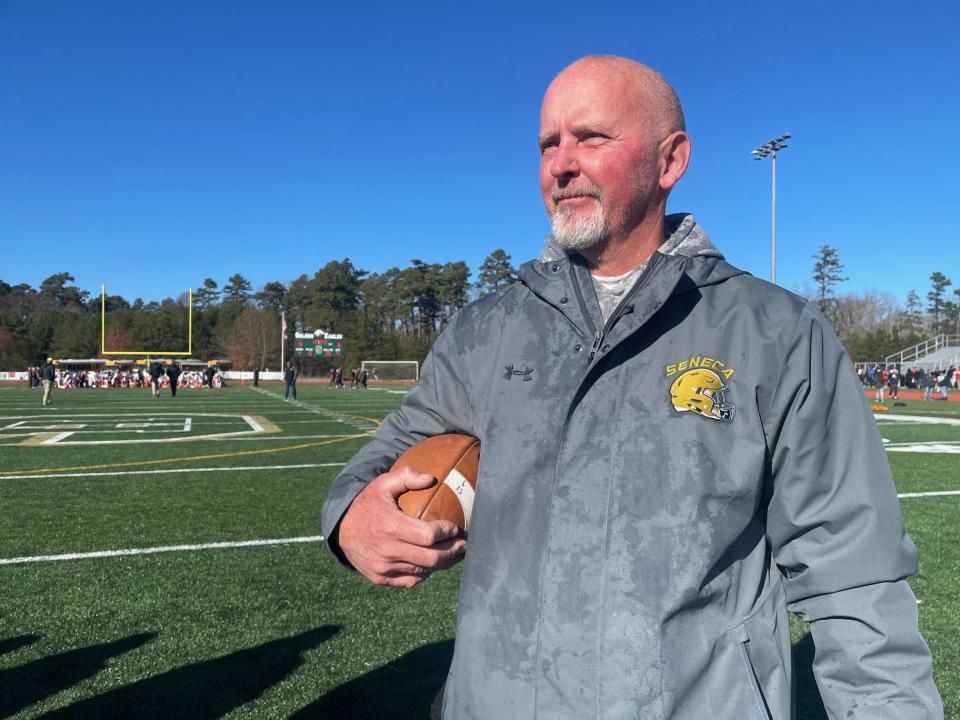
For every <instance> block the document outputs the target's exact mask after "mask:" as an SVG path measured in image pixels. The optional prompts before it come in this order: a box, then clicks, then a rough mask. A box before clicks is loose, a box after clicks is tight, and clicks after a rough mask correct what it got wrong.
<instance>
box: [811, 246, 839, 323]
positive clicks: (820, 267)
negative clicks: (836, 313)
mask: <svg viewBox="0 0 960 720" xmlns="http://www.w3.org/2000/svg"><path fill="white" fill-rule="evenodd" d="M812 257H813V259H814V260H816V261H817V262H816V263H815V264H814V266H813V281H814V282H815V283H817V291H818V297H817V305H818V306H819V307H820V312H822V313H823V314H824V316H825V317H827V318H830V316H831V315H832V314H833V309H834V306H835V305H836V300H835V298H834V296H833V286H834V285H836V284H837V283H839V282H844V281H845V280H847V278H845V277H844V276H843V275H841V274H840V273H841V272H843V264H842V263H841V262H840V256H839V254H838V253H837V250H836V248H832V247H830V246H829V245H821V246H820V250H819V252H818V253H817V254H816V255H813V256H812Z"/></svg>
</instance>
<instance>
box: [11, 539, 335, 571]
mask: <svg viewBox="0 0 960 720" xmlns="http://www.w3.org/2000/svg"><path fill="white" fill-rule="evenodd" d="M319 542H323V535H307V536H303V537H292V538H278V539H274V540H237V541H235V542H217V543H203V544H201V545H162V546H160V547H149V548H129V549H127V550H100V551H97V552H84V553H64V554H62V555H30V556H24V557H15V558H0V565H25V564H27V563H38V562H56V561H58V560H89V559H92V558H109V557H121V556H130V555H156V554H157V553H169V552H183V551H190V550H220V549H224V548H241V547H262V546H264V545H292V544H294V543H319Z"/></svg>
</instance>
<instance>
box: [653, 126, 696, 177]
mask: <svg viewBox="0 0 960 720" xmlns="http://www.w3.org/2000/svg"><path fill="white" fill-rule="evenodd" d="M691 150H692V147H691V145H690V137H689V136H688V135H687V134H686V133H685V132H683V131H682V130H677V131H676V132H673V133H670V135H668V136H667V138H666V140H664V141H663V142H662V143H660V188H661V189H662V190H665V191H666V192H670V190H672V189H673V186H674V185H676V184H677V182H679V180H680V178H682V177H683V174H684V173H685V172H686V171H687V165H689V164H690V152H691Z"/></svg>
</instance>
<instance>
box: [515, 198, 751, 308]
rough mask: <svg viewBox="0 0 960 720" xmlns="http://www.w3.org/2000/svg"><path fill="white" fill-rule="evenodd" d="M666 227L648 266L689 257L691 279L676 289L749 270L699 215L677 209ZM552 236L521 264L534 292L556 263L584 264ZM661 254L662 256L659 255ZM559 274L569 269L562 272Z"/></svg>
mask: <svg viewBox="0 0 960 720" xmlns="http://www.w3.org/2000/svg"><path fill="white" fill-rule="evenodd" d="M664 231H665V233H666V234H667V239H666V240H665V241H664V242H663V244H662V245H661V246H660V247H659V248H658V249H657V251H656V252H655V253H654V254H653V256H651V258H650V261H649V264H648V266H647V269H648V270H652V269H653V268H655V267H656V266H658V265H660V262H661V261H662V260H663V259H664V258H665V257H669V256H678V257H682V258H686V262H685V263H684V265H685V267H684V273H685V275H686V276H687V278H688V279H689V281H688V282H681V283H680V284H679V285H678V286H677V291H678V292H679V291H682V290H683V289H690V283H691V282H692V284H693V286H695V287H702V286H704V285H712V284H714V283H718V282H722V281H723V280H726V279H728V278H731V277H734V276H736V275H746V274H747V273H746V271H744V270H740V269H739V268H735V267H733V266H732V265H730V264H729V263H728V262H726V260H725V259H724V256H723V253H722V252H720V250H719V249H718V248H717V247H716V246H715V245H714V244H713V243H712V242H711V241H710V238H709V237H708V236H707V234H706V232H704V230H703V228H702V227H701V226H700V224H699V223H698V222H697V220H696V218H695V217H694V216H693V215H692V214H690V213H675V214H672V215H667V216H666V218H665V219H664ZM552 241H553V236H552V235H548V236H547V238H546V245H545V247H544V249H543V251H542V252H541V253H540V255H539V257H538V258H537V259H536V260H531V261H529V262H527V263H524V264H523V265H522V266H521V267H520V279H521V281H522V282H523V283H524V284H525V285H526V286H527V287H529V288H530V289H531V290H532V291H533V292H535V293H537V294H538V295H543V294H544V292H543V291H544V290H546V285H547V283H549V282H550V281H551V280H552V279H553V278H555V277H556V276H557V275H558V273H557V271H556V270H555V269H554V268H555V267H556V266H558V265H559V266H561V267H563V266H565V265H567V264H569V263H571V262H572V263H574V264H580V265H582V264H583V261H582V259H581V258H580V256H579V255H578V254H577V253H570V254H568V253H567V252H566V251H564V250H562V249H560V248H558V247H556V246H555V245H554V244H553V243H552ZM658 256H659V257H658ZM559 275H560V276H564V275H566V273H559Z"/></svg>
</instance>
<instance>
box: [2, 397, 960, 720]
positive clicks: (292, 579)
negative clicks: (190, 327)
mask: <svg viewBox="0 0 960 720" xmlns="http://www.w3.org/2000/svg"><path fill="white" fill-rule="evenodd" d="M281 391H282V388H281V387H280V386H276V385H273V386H265V387H261V388H259V389H253V388H250V387H230V388H225V389H223V390H219V391H217V390H183V391H181V392H180V393H179V394H178V396H177V397H176V398H171V397H170V395H169V392H168V391H167V392H164V394H163V395H162V396H161V398H160V399H158V400H157V399H153V398H152V397H151V396H150V394H149V392H147V391H141V390H71V391H60V392H56V393H55V395H54V402H55V404H54V407H53V408H52V409H42V408H41V407H40V396H41V393H40V391H39V390H33V391H31V390H28V389H26V388H25V387H22V386H20V387H0V563H2V564H0V590H2V603H3V604H2V609H0V718H2V717H10V716H15V717H23V718H35V717H96V718H104V717H107V718H109V717H115V718H140V717H162V718H175V717H178V718H180V717H182V718H215V717H224V716H227V717H237V718H239V717H244V718H246V717H252V718H281V717H297V718H371V719H376V720H384V719H388V718H426V717H427V716H428V708H429V705H430V703H431V701H432V700H433V697H434V694H435V693H436V691H437V689H438V688H439V687H440V685H441V683H442V680H443V677H444V675H445V673H446V669H447V666H448V664H449V659H450V656H451V653H452V637H453V629H454V619H455V603H456V592H457V583H458V579H459V572H458V570H456V569H455V570H452V571H449V572H447V573H441V574H438V575H435V576H434V577H432V578H431V579H430V580H429V581H428V582H426V583H424V584H423V585H421V586H419V587H418V588H415V589H413V590H406V591H404V590H391V589H386V588H377V587H373V586H371V585H370V584H369V583H367V582H366V581H364V580H362V579H360V578H357V577H354V576H351V575H350V574H348V573H346V572H344V571H342V570H340V569H339V568H338V567H336V565H335V563H334V562H333V560H332V559H331V558H330V556H329V554H328V553H327V551H326V549H325V547H324V546H323V545H322V543H320V542H319V538H318V537H317V536H318V534H319V531H320V530H319V519H318V518H319V508H320V504H321V502H322V499H323V496H324V493H325V491H326V489H327V487H328V485H329V483H330V482H331V480H332V479H333V478H334V477H335V475H336V474H337V472H338V470H339V468H340V466H341V465H342V463H343V462H344V461H345V460H346V459H347V458H349V457H350V455H351V454H352V453H353V452H354V451H355V450H356V449H357V448H358V447H360V445H361V444H362V442H363V438H364V437H365V436H366V435H368V434H369V433H370V431H371V430H372V429H373V428H374V427H375V425H376V421H377V420H378V419H380V418H382V417H383V416H384V415H385V414H386V413H388V412H389V411H391V410H392V409H394V408H396V407H397V406H398V404H399V402H400V399H401V397H402V394H401V393H402V391H401V392H391V391H389V390H386V389H380V388H374V389H371V390H369V391H367V392H360V391H351V390H341V391H334V390H331V389H329V388H327V387H326V386H322V385H301V386H300V387H299V402H297V403H292V402H291V403H284V402H283V400H282V398H281V396H280V392H281ZM894 413H896V414H897V415H909V414H919V415H921V417H926V418H928V419H930V418H936V417H948V418H952V419H953V420H954V423H955V424H953V425H950V424H943V423H932V424H919V423H917V422H914V421H910V420H903V419H895V418H892V417H890V418H888V417H884V418H883V419H882V420H881V422H882V425H881V434H882V435H883V437H884V439H885V440H886V441H888V448H889V450H890V460H891V464H892V466H893V471H894V475H895V478H896V480H897V485H898V490H899V491H900V492H901V493H921V492H938V491H951V490H952V491H958V490H960V403H931V402H928V403H922V402H921V401H913V402H908V403H907V404H906V406H904V407H892V406H891V407H890V412H889V413H887V415H893V414H894ZM951 450H952V453H951ZM901 507H902V508H903V512H904V516H905V518H906V522H907V526H908V529H909V530H910V533H911V535H912V537H913V539H914V541H915V542H916V543H917V545H918V546H919V548H920V553H921V566H920V573H919V575H918V576H917V577H915V578H914V579H913V580H912V585H913V588H914V590H915V591H916V593H917V595H918V597H919V599H920V600H921V605H920V619H921V625H922V629H923V631H924V634H925V637H926V638H927V641H928V642H929V644H930V645H931V648H932V649H933V653H934V657H935V660H936V673H937V681H938V684H939V686H940V689H941V692H942V693H943V695H944V701H945V703H946V706H947V717H948V718H955V719H957V720H960V650H958V645H957V642H956V639H957V634H958V632H957V631H958V628H960V602H958V600H957V592H956V590H957V588H958V587H960V549H958V543H957V527H958V522H957V516H958V510H960V495H952V496H951V495H947V496H925V497H911V498H903V499H902V500H901ZM269 540H280V541H283V542H281V543H277V544H263V541H269ZM248 541H258V542H259V544H249V545H242V546H232V545H225V546H220V547H209V545H210V544H216V543H224V544H228V543H246V542H248ZM178 546H179V547H178ZM158 548H164V549H165V551H163V552H150V553H143V552H142V550H144V549H150V550H152V551H155V550H157V549H158ZM170 548H177V549H170ZM121 550H130V551H132V552H130V553H129V554H111V555H108V556H102V557H83V556H81V557H73V555H74V554H85V553H95V552H101V551H121ZM49 556H66V557H61V558H59V559H47V558H49ZM38 558H44V559H43V560H42V561H38V560H37V559H38ZM11 560H15V562H10V561H11ZM794 633H795V640H796V647H795V649H796V655H797V659H798V663H799V669H798V680H799V697H800V702H799V705H800V710H801V715H800V717H802V718H805V719H806V720H813V719H814V718H821V717H824V715H823V712H822V709H818V707H817V705H818V703H817V701H816V699H815V697H816V691H815V688H814V687H813V680H812V675H811V673H810V670H809V665H810V661H811V658H812V646H811V643H810V640H809V637H808V636H807V635H806V633H805V630H804V628H803V627H802V626H801V625H800V624H799V623H796V624H795V625H794ZM705 712H706V709H705Z"/></svg>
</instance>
